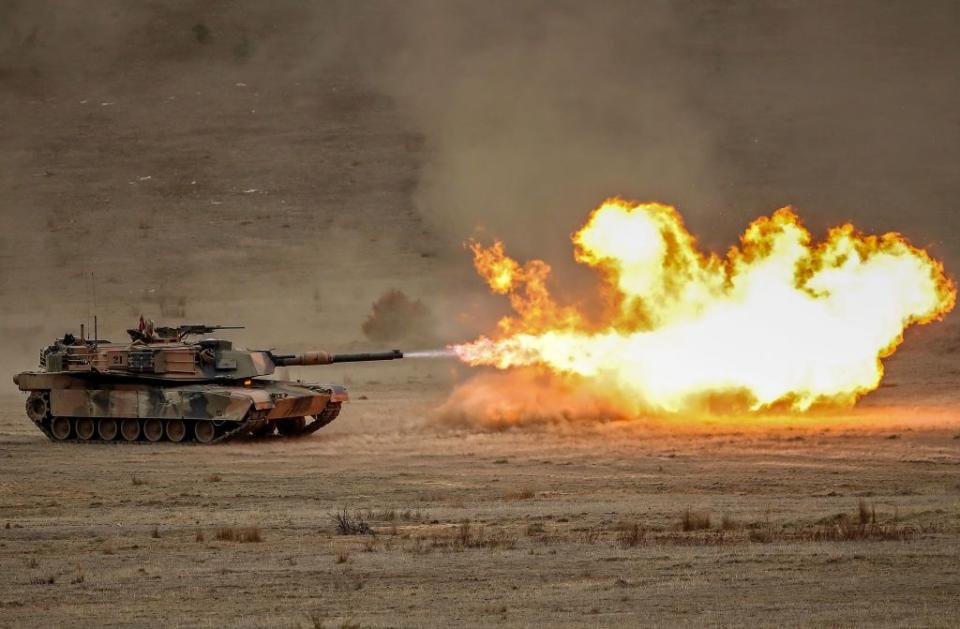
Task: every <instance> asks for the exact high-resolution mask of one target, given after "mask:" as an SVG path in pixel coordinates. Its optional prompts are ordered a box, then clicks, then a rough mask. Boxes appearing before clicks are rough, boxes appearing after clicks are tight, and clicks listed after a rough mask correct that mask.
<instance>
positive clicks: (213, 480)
mask: <svg viewBox="0 0 960 629" xmlns="http://www.w3.org/2000/svg"><path fill="white" fill-rule="evenodd" d="M222 480H223V477H222V476H220V475H219V474H211V475H210V476H207V482H208V483H219V482H220V481H222Z"/></svg>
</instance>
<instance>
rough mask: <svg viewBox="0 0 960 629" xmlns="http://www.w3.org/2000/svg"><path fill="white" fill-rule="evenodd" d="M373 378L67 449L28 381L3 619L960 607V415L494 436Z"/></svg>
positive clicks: (2, 484)
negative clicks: (306, 397)
mask: <svg viewBox="0 0 960 629" xmlns="http://www.w3.org/2000/svg"><path fill="white" fill-rule="evenodd" d="M360 388H361V389H362V391H363V395H365V396H366V397H367V399H363V400H356V401H355V402H353V403H351V405H350V406H349V407H348V409H347V411H346V412H345V413H344V414H343V415H342V416H341V418H340V419H338V421H337V422H335V424H333V425H332V426H331V428H330V429H329V430H326V431H321V432H320V433H317V434H316V435H314V436H313V437H311V438H307V439H303V440H299V441H293V442H290V441H279V440H274V441H270V442H266V443H264V442H257V443H244V444H230V445H225V446H217V447H206V448H203V447H175V446H173V447H165V446H159V447H147V446H122V445H120V446H90V447H80V446H72V445H62V446H61V445H54V444H51V443H49V442H47V441H46V439H45V438H44V437H43V436H42V435H40V434H39V433H38V432H36V431H34V430H33V429H32V427H31V426H30V425H29V424H28V422H27V421H26V420H25V419H24V418H23V417H22V415H21V414H20V411H19V400H18V399H16V398H14V397H12V396H7V397H4V398H3V408H4V409H5V410H4V411H3V413H2V415H0V460H2V461H3V464H2V466H0V470H2V471H0V489H2V493H0V526H2V527H3V528H2V529H0V565H2V566H3V572H4V578H3V585H2V587H0V625H2V626H10V627H42V626H43V627H45V626H50V625H51V624H66V625H69V626H131V627H132V626H143V625H154V626H156V625H164V626H201V627H207V626H209V627H213V626H224V625H229V626H239V627H314V626H319V624H320V623H323V626H328V627H331V626H333V627H336V626H345V625H349V626H371V627H416V626H482V625H487V626H490V625H503V626H570V627H580V626H713V627H719V626H810V625H818V626H864V627H866V626H941V627H948V626H955V623H956V618H957V614H958V613H960V572H958V571H960V568H958V564H957V558H958V554H957V548H958V543H960V426H958V424H957V422H956V418H955V415H954V414H951V413H950V412H945V411H943V410H942V409H941V410H936V409H930V408H926V409H924V408H922V407H902V408H889V407H873V408H867V409H865V410H862V411H858V412H857V413H854V414H852V419H854V420H856V421H857V422H861V423H860V426H858V427H850V426H846V427H844V426H842V425H841V427H834V428H824V427H822V426H819V427H817V426H809V425H808V426H807V427H803V424H804V422H800V424H801V427H795V428H779V429H769V430H765V431H763V432H759V433H752V432H744V431H739V430H731V429H717V430H715V431H709V430H707V431H705V432H703V431H701V432H698V433H696V434H691V435H687V436H684V435H677V434H675V433H673V434H671V433H668V432H665V431H662V430H661V431H657V430H651V429H644V428H641V427H639V425H637V424H631V425H622V424H607V425H593V426H570V425H567V426H553V427H546V428H542V429H539V430H530V429H527V430H511V431H505V432H496V433H477V432H471V431H456V430H446V429H443V428H438V427H437V426H436V425H435V424H433V423H431V422H430V421H429V420H428V419H427V418H428V417H429V416H430V411H431V409H432V408H433V407H434V406H435V405H436V404H437V403H439V402H440V401H442V399H443V396H444V393H445V391H444V387H443V386H438V385H436V384H434V385H429V384H424V383H417V384H416V386H412V387H406V386H397V385H388V384H385V385H378V384H368V385H363V386H362V387H360ZM834 419H836V418H834ZM847 419H851V417H847ZM805 421H806V422H809V420H805ZM924 426H925V427H924ZM344 509H345V510H347V512H348V513H347V515H348V517H349V518H350V519H351V520H352V521H353V522H354V523H359V522H361V521H362V522H366V523H367V524H368V525H369V527H370V532H369V533H361V534H354V535H340V534H338V532H337V527H336V524H335V522H334V519H333V516H334V515H335V514H337V513H338V512H341V511H342V510H344ZM861 509H862V511H863V513H861ZM705 518H709V522H706V521H705ZM699 527H704V528H702V529H701V528H699ZM248 529H250V530H248ZM218 531H219V532H220V535H219V536H220V537H224V536H226V537H229V536H230V535H231V534H237V535H241V536H242V535H247V536H252V537H254V538H256V539H257V540H258V541H248V542H242V541H230V540H221V539H218ZM224 533H225V534H224ZM350 623H356V625H350Z"/></svg>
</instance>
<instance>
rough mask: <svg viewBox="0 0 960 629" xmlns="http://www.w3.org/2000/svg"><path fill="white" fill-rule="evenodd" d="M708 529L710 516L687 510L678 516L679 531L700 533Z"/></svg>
mask: <svg viewBox="0 0 960 629" xmlns="http://www.w3.org/2000/svg"><path fill="white" fill-rule="evenodd" d="M708 528H710V514H709V513H699V512H696V511H691V510H690V509H687V510H686V511H684V512H683V514H682V515H681V516H680V530H681V531H702V530H704V529H708Z"/></svg>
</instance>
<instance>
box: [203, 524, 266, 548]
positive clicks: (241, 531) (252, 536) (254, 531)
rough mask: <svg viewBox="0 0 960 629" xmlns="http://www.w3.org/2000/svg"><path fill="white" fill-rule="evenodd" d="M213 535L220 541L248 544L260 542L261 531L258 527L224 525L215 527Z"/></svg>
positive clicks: (261, 537) (261, 539)
mask: <svg viewBox="0 0 960 629" xmlns="http://www.w3.org/2000/svg"><path fill="white" fill-rule="evenodd" d="M213 537H214V539H216V540H218V541H221V542H239V543H241V544H248V543H258V542H262V541H263V532H262V531H261V530H260V529H259V528H258V527H249V528H236V527H225V528H219V529H217V532H216V533H215V534H214V536H213Z"/></svg>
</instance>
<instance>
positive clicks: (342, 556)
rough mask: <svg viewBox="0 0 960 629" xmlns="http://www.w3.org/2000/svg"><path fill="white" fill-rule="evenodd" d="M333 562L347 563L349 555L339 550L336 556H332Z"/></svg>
mask: <svg viewBox="0 0 960 629" xmlns="http://www.w3.org/2000/svg"><path fill="white" fill-rule="evenodd" d="M333 560H334V561H335V562H336V563H347V562H348V561H350V553H348V552H347V551H345V550H341V551H339V552H338V553H337V554H336V555H334V558H333Z"/></svg>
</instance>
